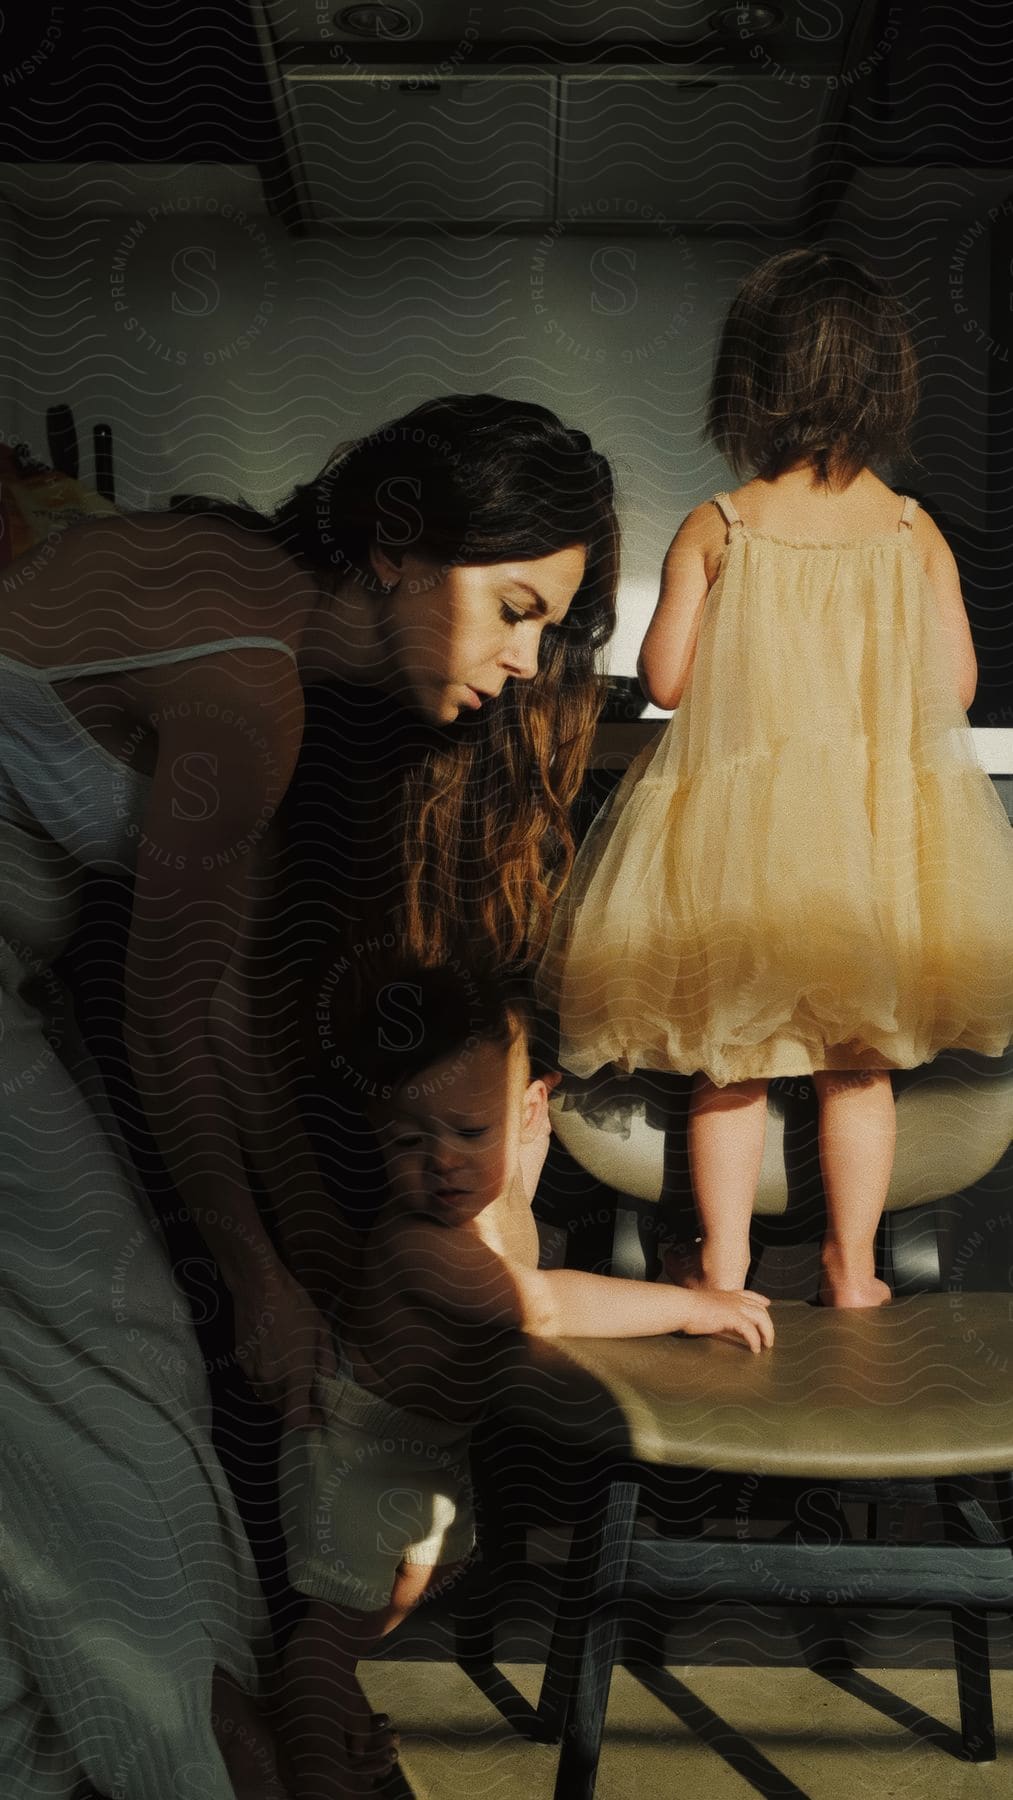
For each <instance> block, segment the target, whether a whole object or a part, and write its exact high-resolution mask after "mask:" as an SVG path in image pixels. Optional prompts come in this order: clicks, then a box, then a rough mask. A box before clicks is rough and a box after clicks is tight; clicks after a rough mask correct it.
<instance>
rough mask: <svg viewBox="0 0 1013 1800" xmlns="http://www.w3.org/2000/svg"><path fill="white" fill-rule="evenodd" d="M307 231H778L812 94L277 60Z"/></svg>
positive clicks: (658, 80)
mask: <svg viewBox="0 0 1013 1800" xmlns="http://www.w3.org/2000/svg"><path fill="white" fill-rule="evenodd" d="M282 70H283V76H284V84H285V92H286V96H287V102H288V108H289V114H290V119H291V127H292V139H293V149H294V160H295V163H296V166H297V168H298V171H299V175H300V178H301V184H302V189H303V194H304V198H305V202H306V204H307V206H308V208H309V211H310V214H311V216H312V217H313V219H314V220H315V221H316V222H317V223H319V224H342V223H345V224H359V225H362V224H372V223H377V224H379V223H383V224H427V223H441V222H442V223H448V224H476V225H478V224H496V223H499V222H503V223H515V224H516V223H522V222H525V221H527V222H532V223H536V222H538V221H543V220H549V219H561V220H570V219H573V218H577V217H580V218H581V219H586V221H587V222H588V223H593V219H594V207H595V205H596V204H599V205H606V206H607V207H609V208H611V209H612V211H611V215H610V216H611V218H612V220H613V222H615V219H616V217H617V216H618V215H617V214H616V211H615V209H616V208H619V209H620V214H621V210H622V208H623V207H625V208H627V211H628V215H629V218H630V222H631V223H635V222H637V218H638V215H639V217H640V219H641V221H644V220H647V221H661V220H664V221H669V222H671V223H672V224H674V225H677V226H689V227H692V228H694V229H696V230H701V229H706V228H707V227H708V226H718V227H724V228H726V229H727V228H733V229H736V228H738V229H745V230H757V231H769V232H778V231H783V230H785V229H787V228H789V227H790V226H791V225H793V224H794V223H796V222H797V220H798V219H799V217H800V214H801V212H802V209H803V207H804V203H805V197H806V194H807V192H808V190H809V187H810V184H811V182H812V179H813V175H814V172H815V166H816V165H817V164H818V160H819V142H820V121H821V115H822V108H823V105H824V101H825V95H826V87H825V84H823V83H818V84H816V83H814V84H812V85H811V86H810V85H808V84H807V85H806V87H804V88H803V87H793V86H788V85H786V84H785V83H783V82H779V81H776V80H769V79H763V78H762V77H756V76H754V75H750V77H748V78H746V77H745V76H744V75H743V74H741V73H739V74H738V75H734V74H732V75H720V74H717V73H715V74H713V75H709V76H706V77H693V78H687V76H686V75H685V74H682V73H680V74H675V73H658V72H657V71H654V72H651V73H646V72H643V71H637V72H630V73H626V72H625V71H617V70H601V69H596V70H593V71H587V72H584V71H581V72H576V73H574V72H570V73H558V74H557V73H550V72H547V71H544V70H530V71H528V70H511V71H509V72H507V71H501V70H497V69H495V68H489V67H486V68H483V69H477V68H473V69H471V70H469V71H468V72H467V73H463V72H453V73H444V72H442V71H441V72H440V73H439V74H434V73H432V71H419V70H418V69H412V68H411V67H410V66H407V65H405V66H401V67H386V68H373V69H365V68H363V67H361V66H359V67H357V68H355V69H351V70H350V69H348V68H346V67H339V68H334V67H333V66H330V65H324V64H320V63H318V62H308V61H306V60H305V59H303V60H292V61H288V60H286V61H285V62H283V64H282Z"/></svg>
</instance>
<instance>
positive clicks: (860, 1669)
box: [362, 1566, 1013, 1800]
mask: <svg viewBox="0 0 1013 1800" xmlns="http://www.w3.org/2000/svg"><path fill="white" fill-rule="evenodd" d="M555 1580H556V1576H555V1571H554V1570H553V1569H552V1567H551V1566H546V1567H544V1568H542V1569H538V1570H533V1571H532V1570H529V1573H528V1577H527V1579H526V1580H525V1582H524V1583H522V1584H521V1585H519V1586H518V1588H517V1590H516V1591H515V1592H514V1593H512V1594H511V1595H510V1596H509V1598H508V1600H507V1602H506V1604H505V1606H504V1608H503V1610H502V1611H501V1614H500V1625H499V1629H498V1632H497V1667H498V1669H499V1672H500V1675H501V1676H502V1678H503V1681H502V1686H501V1687H500V1689H499V1690H498V1691H496V1692H494V1693H493V1694H492V1695H487V1694H485V1693H483V1692H481V1691H480V1690H479V1689H478V1688H477V1687H476V1685H475V1684H474V1682H473V1681H472V1680H471V1679H470V1678H469V1677H468V1676H467V1675H465V1674H464V1673H463V1671H462V1670H461V1669H460V1667H459V1666H458V1665H457V1663H456V1662H455V1661H454V1648H453V1637H452V1633H451V1630H450V1627H449V1625H448V1623H447V1622H446V1621H445V1620H444V1619H442V1618H440V1617H439V1616H437V1615H435V1614H434V1615H432V1616H430V1617H428V1618H427V1617H425V1615H424V1613H422V1612H420V1613H418V1614H416V1616H415V1618H414V1619H413V1620H411V1621H410V1622H409V1623H408V1624H407V1625H406V1626H405V1627H404V1628H403V1629H402V1631H401V1632H400V1633H398V1634H397V1635H396V1637H394V1638H392V1639H391V1641H390V1644H389V1646H388V1647H387V1648H386V1649H385V1651H384V1653H383V1655H382V1656H381V1657H378V1658H375V1659H374V1660H372V1661H370V1662H369V1663H368V1664H366V1665H364V1666H363V1668H362V1678H363V1685H364V1686H365V1688H366V1690H367V1692H368V1694H369V1697H370V1699H371V1701H372V1702H373V1703H374V1705H375V1706H376V1707H377V1708H378V1709H382V1710H385V1711H387V1712H389V1713H390V1715H391V1717H392V1719H393V1720H394V1722H395V1724H396V1725H397V1727H398V1729H399V1730H400V1732H401V1736H402V1751H401V1769H402V1777H403V1778H402V1779H401V1780H399V1781H397V1782H396V1783H395V1785H393V1786H392V1787H391V1789H390V1792H389V1800H409V1797H410V1796H414V1800H551V1797H552V1791H553V1783H554V1780H555V1771H556V1763H557V1759H558V1756H559V1750H558V1747H557V1746H555V1745H546V1744H539V1743H536V1742H532V1741H530V1740H529V1739H526V1738H525V1737H523V1736H522V1735H520V1734H519V1733H518V1732H517V1731H515V1730H514V1729H513V1727H512V1726H511V1724H510V1723H509V1722H508V1720H507V1719H506V1718H504V1716H503V1714H502V1712H501V1711H500V1710H499V1706H498V1705H497V1702H498V1703H499V1704H500V1705H504V1704H505V1706H506V1709H507V1711H508V1712H509V1711H510V1710H511V1709H514V1710H516V1709H517V1707H518V1697H519V1702H520V1707H521V1710H523V1703H524V1702H527V1704H528V1705H530V1706H533V1705H534V1704H535V1703H536V1701H537V1699H538V1690H539V1685H540V1682H541V1678H542V1666H543V1663H544V1657H545V1642H546V1632H547V1629H548V1626H549V1623H550V1621H551V1617H552V1614H553V1611H554V1601H555V1593H554V1590H555ZM803 1617H804V1615H802V1614H801V1613H800V1612H799V1611H797V1610H794V1611H793V1610H790V1609H770V1610H768V1609H762V1610H761V1609H744V1608H743V1609H739V1608H731V1607H725V1608H709V1609H699V1610H698V1611H697V1612H696V1613H694V1614H688V1613H687V1614H686V1615H684V1616H683V1618H682V1619H681V1620H680V1621H678V1622H677V1623H675V1624H673V1626H672V1628H671V1629H670V1631H669V1634H668V1638H667V1641H666V1666H665V1667H664V1668H663V1669H662V1668H652V1667H648V1666H647V1665H646V1664H642V1663H641V1664H638V1663H632V1665H631V1666H630V1667H620V1668H617V1669H616V1671H615V1675H614V1678H613V1684H612V1691H611V1696H610V1701H609V1710H608V1718H607V1724H606V1733H605V1743H604V1748H603V1751H602V1759H601V1764H600V1768H599V1776H598V1786H597V1794H596V1800H654V1796H656V1795H658V1796H668V1795H678V1796H679V1800H757V1796H760V1800H857V1797H859V1796H861V1795H862V1794H863V1793H865V1792H869V1793H872V1792H873V1791H874V1792H875V1794H876V1796H877V1800H880V1797H886V1800H892V1797H894V1796H896V1797H898V1800H901V1797H902V1800H972V1796H973V1797H974V1800H1013V1625H1011V1622H1010V1621H1009V1620H1006V1619H1003V1618H998V1617H997V1618H993V1620H992V1621H991V1626H990V1635H991V1645H992V1660H993V1698H994V1705H995V1718H996V1733H997V1739H998V1748H999V1755H998V1759H997V1761H996V1762H994V1763H987V1764H977V1765H975V1764H968V1763H965V1762H963V1761H962V1760H960V1759H959V1756H958V1754H957V1753H958V1751H959V1739H958V1738H957V1737H956V1735H955V1734H956V1731H957V1726H958V1709H957V1687H956V1679H955V1676H954V1672H953V1662H952V1648H951V1642H950V1633H949V1621H948V1619H947V1617H946V1615H944V1614H935V1613H916V1612H909V1613H906V1614H894V1615H892V1616H887V1615H884V1614H879V1615H874V1614H866V1615H864V1616H863V1615H858V1614H855V1615H853V1616H852V1618H851V1619H850V1620H849V1623H848V1627H847V1631H848V1644H849V1648H850V1649H851V1652H852V1654H853V1657H854V1661H855V1664H856V1671H857V1672H856V1674H855V1675H854V1676H851V1677H848V1678H846V1679H842V1680H840V1681H831V1680H828V1679H825V1678H823V1677H821V1676H819V1675H816V1674H814V1673H813V1672H812V1670H811V1669H809V1668H808V1667H807V1666H806V1664H805V1658H804V1656H803V1654H802V1649H801V1640H800V1636H799V1631H800V1629H802V1626H803ZM636 1650H637V1638H636V1633H635V1632H634V1633H633V1634H632V1635H631V1638H630V1640H629V1641H628V1643H627V1651H628V1653H629V1655H630V1656H631V1658H632V1657H634V1656H635V1654H636ZM386 1792H387V1791H386V1790H385V1794H386Z"/></svg>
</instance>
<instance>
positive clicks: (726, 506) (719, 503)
mask: <svg viewBox="0 0 1013 1800" xmlns="http://www.w3.org/2000/svg"><path fill="white" fill-rule="evenodd" d="M712 499H713V502H714V505H715V506H716V507H717V509H718V512H719V513H720V514H721V517H722V518H723V519H724V522H725V524H726V525H727V527H728V530H729V532H732V531H742V530H743V529H744V526H745V521H744V520H743V519H741V518H740V517H739V514H738V513H737V512H736V510H735V502H734V501H733V500H732V499H730V498H729V496H728V495H727V494H714V495H712Z"/></svg>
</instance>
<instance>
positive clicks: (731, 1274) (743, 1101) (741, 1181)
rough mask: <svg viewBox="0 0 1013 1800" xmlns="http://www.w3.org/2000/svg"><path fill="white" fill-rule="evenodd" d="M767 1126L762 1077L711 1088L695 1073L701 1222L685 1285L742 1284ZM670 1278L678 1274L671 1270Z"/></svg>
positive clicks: (692, 1145)
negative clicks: (694, 1266) (693, 1266)
mask: <svg viewBox="0 0 1013 1800" xmlns="http://www.w3.org/2000/svg"><path fill="white" fill-rule="evenodd" d="M766 1130H767V1083H766V1081H735V1082H731V1083H729V1085H728V1086H727V1087H723V1088H719V1087H715V1085H714V1083H713V1082H712V1081H709V1080H708V1078H707V1076H706V1075H697V1076H696V1077H695V1079H694V1082H693V1093H692V1097H691V1099H690V1111H689V1166H690V1174H691V1177H692V1181H693V1196H694V1199H695V1200H696V1210H697V1217H698V1219H699V1221H700V1233H701V1239H702V1241H701V1244H700V1267H699V1273H698V1274H697V1273H693V1272H686V1273H684V1275H683V1278H682V1285H684V1286H686V1287H705V1288H721V1289H724V1290H726V1291H728V1290H731V1289H735V1288H744V1287H745V1285H746V1275H747V1273H748V1270H749V1225H750V1220H751V1219H752V1216H753V1203H754V1201H755V1199H756V1184H757V1182H758V1181H759V1178H760V1163H761V1161H762V1159H763V1142H764V1137H765V1135H766ZM669 1274H670V1276H671V1278H672V1279H674V1280H678V1279H679V1277H678V1275H677V1274H676V1272H675V1270H674V1269H672V1268H669Z"/></svg>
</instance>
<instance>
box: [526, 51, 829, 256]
mask: <svg viewBox="0 0 1013 1800" xmlns="http://www.w3.org/2000/svg"><path fill="white" fill-rule="evenodd" d="M562 89H563V93H562V108H561V129H560V158H559V196H558V208H557V210H558V214H559V217H560V218H562V219H569V218H571V217H574V216H577V217H581V218H585V217H586V218H587V220H588V222H589V223H592V222H593V219H594V207H595V205H596V204H597V205H600V206H602V207H605V208H610V209H611V212H610V216H611V218H612V219H613V221H615V220H616V219H618V218H621V217H622V214H623V209H625V211H626V213H627V216H628V217H629V218H630V221H631V222H635V221H636V220H637V217H638V214H639V216H640V217H641V218H642V219H643V220H645V221H650V220H651V219H656V220H665V221H667V222H670V223H672V224H674V225H677V226H687V227H690V228H691V229H693V230H698V231H699V230H704V229H706V228H708V227H711V226H714V227H721V228H723V229H725V230H733V231H734V230H746V231H763V232H781V231H785V230H787V229H789V228H790V227H791V226H793V225H794V224H796V223H797V222H798V220H799V218H800V215H801V213H802V211H803V209H804V206H805V202H806V196H807V194H808V192H809V191H810V187H811V183H812V180H813V176H814V174H815V173H817V172H818V164H819V160H820V123H821V117H822V111H823V105H824V100H825V95H826V86H825V84H824V83H819V84H815V83H814V84H811V85H810V84H809V83H808V82H807V83H806V86H805V87H801V86H788V85H786V84H785V83H783V82H779V81H776V80H769V79H767V80H765V79H763V78H762V77H756V76H751V77H750V78H749V79H748V80H747V79H744V78H743V77H742V76H741V75H739V76H738V77H722V76H720V75H717V74H715V75H713V76H710V77H700V78H688V79H687V78H685V77H678V78H673V77H658V76H657V75H636V76H628V77H623V76H617V75H616V74H615V73H608V72H602V73H587V74H576V75H568V76H566V77H565V78H564V79H563V81H562Z"/></svg>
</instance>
